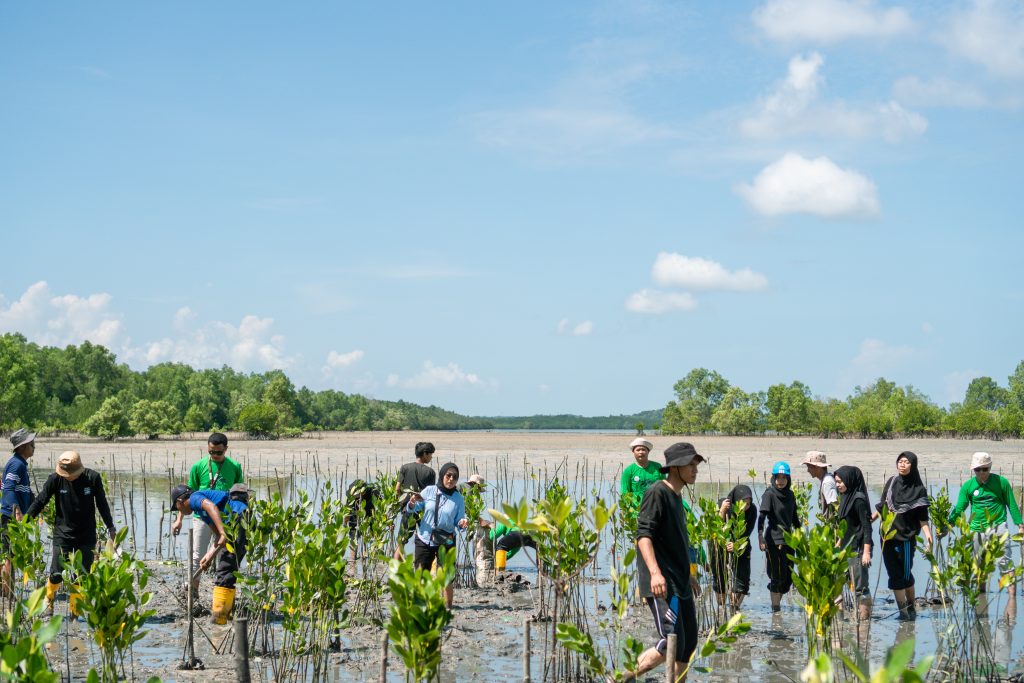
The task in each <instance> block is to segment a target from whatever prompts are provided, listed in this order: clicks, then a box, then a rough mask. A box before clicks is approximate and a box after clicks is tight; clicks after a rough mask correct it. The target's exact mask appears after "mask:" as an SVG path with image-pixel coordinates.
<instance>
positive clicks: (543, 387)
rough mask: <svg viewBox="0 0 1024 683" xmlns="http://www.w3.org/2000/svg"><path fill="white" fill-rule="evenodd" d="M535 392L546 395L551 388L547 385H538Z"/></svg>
mask: <svg viewBox="0 0 1024 683" xmlns="http://www.w3.org/2000/svg"><path fill="white" fill-rule="evenodd" d="M537 390H538V391H540V392H541V393H542V394H546V393H548V392H549V391H551V387H550V386H548V385H547V384H538V385H537Z"/></svg>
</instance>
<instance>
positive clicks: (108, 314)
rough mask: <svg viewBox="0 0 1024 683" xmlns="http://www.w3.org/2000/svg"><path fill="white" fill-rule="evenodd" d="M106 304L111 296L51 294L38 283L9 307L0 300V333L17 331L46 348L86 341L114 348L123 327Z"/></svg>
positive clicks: (44, 286)
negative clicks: (46, 346)
mask: <svg viewBox="0 0 1024 683" xmlns="http://www.w3.org/2000/svg"><path fill="white" fill-rule="evenodd" d="M110 302H111V296H110V295H109V294H105V293H99V294H90V295H88V296H85V297H80V296H77V295H74V294H64V295H54V294H53V293H52V292H51V291H50V287H49V285H48V284H47V283H46V282H45V281H40V282H37V283H35V284H34V285H32V286H30V287H29V288H28V289H26V290H25V293H24V294H22V295H21V297H20V298H19V299H18V300H17V301H14V302H12V303H11V304H10V305H5V301H4V300H3V299H2V298H0V332H20V333H21V334H23V335H25V337H26V338H28V339H29V340H31V341H34V342H36V343H39V344H44V345H48V346H66V345H68V344H80V343H81V342H83V341H86V340H88V341H90V342H93V343H94V344H102V345H103V346H106V347H108V348H112V347H116V346H118V345H119V344H120V343H121V341H122V340H121V336H122V332H123V325H122V323H121V320H120V316H119V315H118V314H116V313H114V312H113V311H111V310H110Z"/></svg>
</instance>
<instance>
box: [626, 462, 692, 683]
mask: <svg viewBox="0 0 1024 683" xmlns="http://www.w3.org/2000/svg"><path fill="white" fill-rule="evenodd" d="M702 462H705V458H704V456H703V455H701V454H700V453H698V452H697V449H696V448H694V447H693V445H692V444H689V443H676V444H672V445H671V446H669V447H668V448H666V449H665V464H664V466H662V467H661V468H660V471H661V472H662V474H666V475H668V476H667V477H666V478H665V479H663V480H661V481H658V482H656V483H654V484H653V485H651V486H649V487H648V488H647V490H646V491H644V495H643V498H642V499H641V501H640V511H639V514H638V515H637V540H636V545H637V552H638V554H639V555H640V558H639V559H638V560H637V578H638V582H639V584H640V595H641V596H642V597H643V598H644V599H645V601H646V602H647V605H648V607H649V608H650V610H651V614H652V615H653V616H654V623H655V626H656V627H657V630H658V641H657V643H656V644H655V645H654V646H653V647H651V648H649V649H647V650H646V651H644V652H643V654H641V655H640V658H639V660H638V661H637V664H638V666H637V670H636V671H635V672H633V673H630V674H627V676H626V677H625V678H623V679H622V680H634V679H635V678H638V677H639V676H640V675H641V674H644V673H646V672H648V671H650V670H651V669H653V668H654V667H656V666H658V665H659V664H661V663H662V662H664V661H665V648H666V645H667V643H668V636H669V634H671V633H674V634H676V637H677V639H678V644H677V646H676V661H675V662H672V663H670V664H668V665H667V666H673V667H674V670H673V676H674V678H673V680H676V681H685V680H686V676H685V674H684V672H685V671H686V669H687V665H688V663H689V661H690V656H691V655H692V654H693V652H694V651H695V650H696V648H697V608H696V604H695V601H694V596H695V595H697V596H699V595H700V584H699V583H698V582H697V579H696V577H694V576H693V575H692V574H691V572H690V537H689V534H688V532H687V529H686V515H685V513H684V511H683V503H682V500H683V499H682V491H683V486H689V485H692V484H693V483H694V482H696V481H697V467H698V465H699V464H700V463H702Z"/></svg>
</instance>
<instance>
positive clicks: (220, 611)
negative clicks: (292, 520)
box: [171, 484, 249, 624]
mask: <svg viewBox="0 0 1024 683" xmlns="http://www.w3.org/2000/svg"><path fill="white" fill-rule="evenodd" d="M248 503H249V489H248V488H246V486H245V484H235V485H234V486H232V487H231V490H230V491H211V490H205V491H193V490H192V489H190V488H189V487H188V486H186V485H185V484H178V485H177V486H175V487H174V488H173V489H171V507H173V508H174V509H175V510H177V511H178V512H181V513H182V514H185V515H190V514H192V513H195V514H196V516H197V517H199V519H200V520H201V521H202V522H204V523H205V524H209V525H210V527H212V528H213V530H214V533H216V534H217V541H216V543H214V545H213V546H212V547H211V548H210V549H209V550H208V551H207V552H206V554H205V555H203V557H202V558H201V559H200V560H199V569H200V570H204V569H206V568H207V567H209V566H210V565H211V564H213V561H214V559H216V560H217V567H216V572H215V574H214V579H213V607H212V609H211V610H210V611H211V612H212V613H213V623H215V624H225V623H227V618H228V614H229V613H230V612H231V607H232V606H233V605H234V602H235V580H236V579H235V572H236V571H238V566H239V565H240V564H241V563H242V560H243V559H244V558H245V528H244V527H243V525H242V524H240V523H238V522H239V520H240V519H241V517H242V516H243V515H244V514H245V513H246V511H247V510H248V508H249V505H248ZM229 531H230V534H231V538H230V539H229V538H228V533H229ZM229 543H230V545H229ZM218 551H219V554H218Z"/></svg>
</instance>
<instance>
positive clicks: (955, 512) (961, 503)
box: [947, 484, 1020, 524]
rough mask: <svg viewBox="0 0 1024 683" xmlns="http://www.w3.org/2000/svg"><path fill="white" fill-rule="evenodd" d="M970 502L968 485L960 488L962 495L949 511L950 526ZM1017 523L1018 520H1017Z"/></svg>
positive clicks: (1018, 513)
mask: <svg viewBox="0 0 1024 683" xmlns="http://www.w3.org/2000/svg"><path fill="white" fill-rule="evenodd" d="M969 502H970V498H968V497H967V484H964V485H963V486H961V487H960V494H959V495H958V496H957V498H956V505H954V506H953V509H952V510H950V511H949V519H948V520H947V521H948V522H949V523H950V524H952V523H953V522H955V521H956V518H957V517H959V516H960V515H962V514H963V513H964V510H966V509H967V504H968V503H969ZM1017 516H1018V517H1019V516H1020V511H1018V512H1017ZM1015 521H1016V520H1015Z"/></svg>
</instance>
